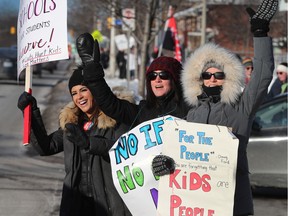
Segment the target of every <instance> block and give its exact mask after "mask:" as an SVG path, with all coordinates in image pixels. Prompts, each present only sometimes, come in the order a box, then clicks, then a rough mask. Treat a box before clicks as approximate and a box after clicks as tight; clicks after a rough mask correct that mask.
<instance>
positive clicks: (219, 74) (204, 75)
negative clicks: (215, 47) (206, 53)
mask: <svg viewBox="0 0 288 216" xmlns="http://www.w3.org/2000/svg"><path fill="white" fill-rule="evenodd" d="M212 76H214V78H215V79H219V80H222V79H224V78H225V73H224V72H216V73H210V72H203V73H202V74H201V77H202V79H204V80H209V79H210V78H211V77H212Z"/></svg>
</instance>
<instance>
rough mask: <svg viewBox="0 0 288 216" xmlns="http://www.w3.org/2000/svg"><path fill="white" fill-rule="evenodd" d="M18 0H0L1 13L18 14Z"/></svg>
mask: <svg viewBox="0 0 288 216" xmlns="http://www.w3.org/2000/svg"><path fill="white" fill-rule="evenodd" d="M19 2H20V0H0V8H1V14H6V13H11V12H12V13H16V14H18V9H19Z"/></svg>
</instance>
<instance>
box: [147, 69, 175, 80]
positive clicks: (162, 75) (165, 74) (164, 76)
mask: <svg viewBox="0 0 288 216" xmlns="http://www.w3.org/2000/svg"><path fill="white" fill-rule="evenodd" d="M157 76H159V77H160V79H162V80H168V79H170V74H169V73H168V72H166V71H161V72H160V73H157V72H151V73H149V74H148V76H147V78H148V80H150V81H151V80H155V79H156V78H157Z"/></svg>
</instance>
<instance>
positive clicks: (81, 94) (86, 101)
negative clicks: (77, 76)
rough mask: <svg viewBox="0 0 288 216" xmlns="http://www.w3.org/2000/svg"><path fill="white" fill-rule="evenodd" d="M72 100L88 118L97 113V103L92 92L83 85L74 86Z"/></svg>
mask: <svg viewBox="0 0 288 216" xmlns="http://www.w3.org/2000/svg"><path fill="white" fill-rule="evenodd" d="M71 95H72V100H73V102H74V103H75V105H76V106H77V107H79V109H81V111H82V112H84V113H85V114H86V115H87V116H88V118H89V117H91V115H92V114H93V112H95V106H96V105H95V102H94V100H93V96H92V93H91V92H90V90H89V89H88V88H87V87H86V86H83V85H76V86H73V87H72V89H71Z"/></svg>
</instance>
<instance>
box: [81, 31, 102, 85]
mask: <svg viewBox="0 0 288 216" xmlns="http://www.w3.org/2000/svg"><path fill="white" fill-rule="evenodd" d="M76 47H77V51H78V54H79V56H80V58H81V60H82V62H83V65H84V69H83V71H84V81H88V82H89V81H91V80H95V79H98V78H100V77H104V70H103V67H102V65H101V63H100V49H99V44H98V41H97V40H95V41H94V39H93V37H92V35H91V34H89V33H84V34H81V35H80V36H79V37H78V38H77V39H76Z"/></svg>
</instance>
